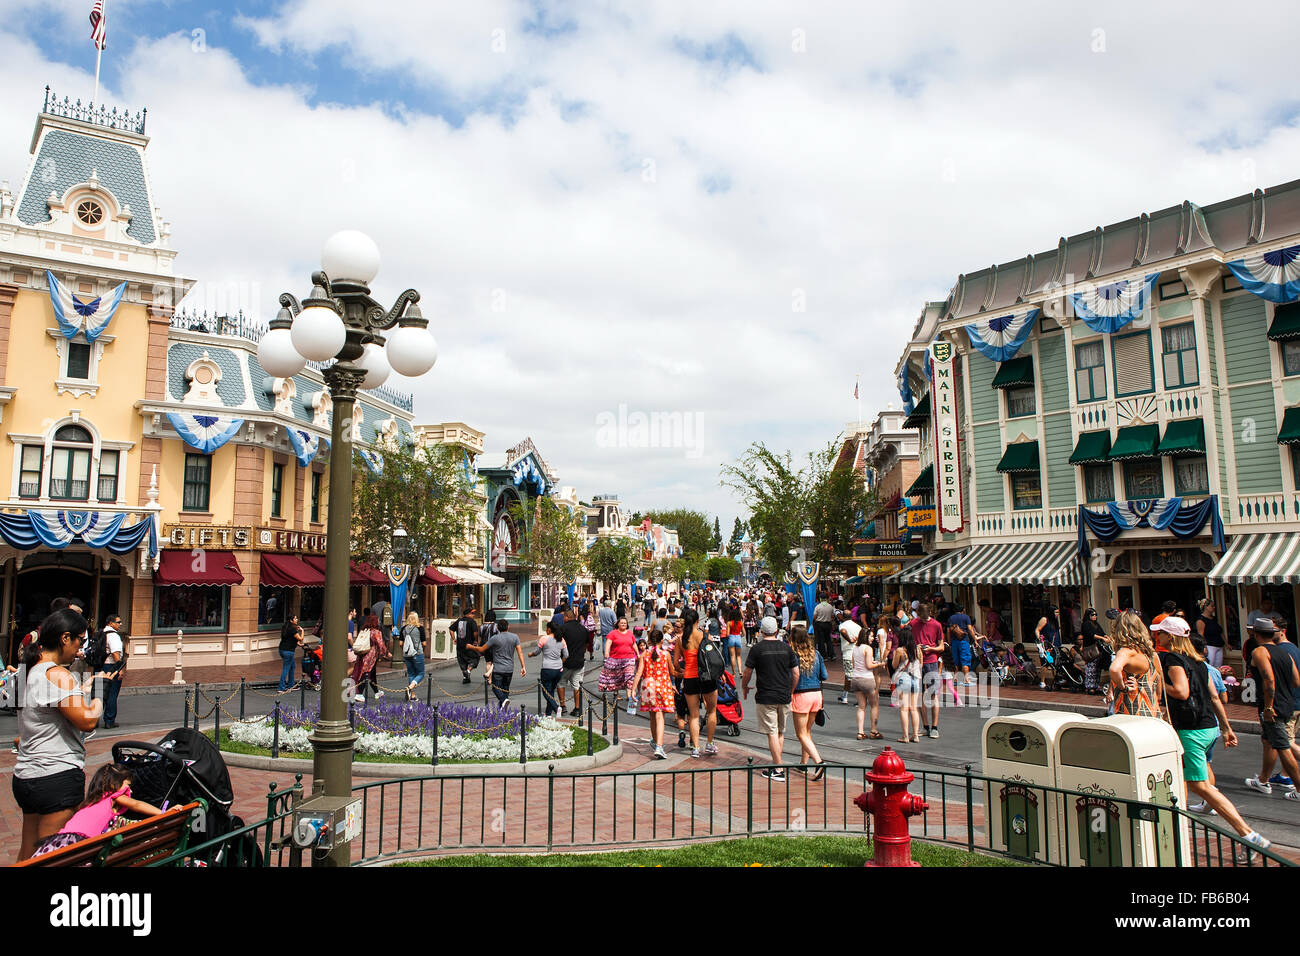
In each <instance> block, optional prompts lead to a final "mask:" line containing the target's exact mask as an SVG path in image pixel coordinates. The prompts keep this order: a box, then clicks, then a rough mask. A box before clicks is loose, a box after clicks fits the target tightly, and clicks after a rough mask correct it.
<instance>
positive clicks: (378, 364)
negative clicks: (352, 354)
mask: <svg viewBox="0 0 1300 956" xmlns="http://www.w3.org/2000/svg"><path fill="white" fill-rule="evenodd" d="M357 365H359V366H360V367H361V368H363V369H365V371H366V377H365V378H364V379H362V381H361V387H362V388H378V387H379V386H380V385H383V384H384V382H386V381H388V376H389V375H390V374H391V373H392V371H393V369H392V366H390V365H389V364H388V358H387V357H386V356H385V355H384V347H383V346H382V345H379V344H378V343H376V342H367V343H366V346H365V351H364V352H362V353H361V358H359V359H357Z"/></svg>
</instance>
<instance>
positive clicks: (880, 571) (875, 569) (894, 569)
mask: <svg viewBox="0 0 1300 956" xmlns="http://www.w3.org/2000/svg"><path fill="white" fill-rule="evenodd" d="M901 570H903V565H902V563H901V562H899V561H871V562H868V563H866V564H859V565H858V577H861V578H873V577H880V576H883V575H886V574H897V573H898V572H899V571H901Z"/></svg>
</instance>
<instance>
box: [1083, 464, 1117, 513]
mask: <svg viewBox="0 0 1300 956" xmlns="http://www.w3.org/2000/svg"><path fill="white" fill-rule="evenodd" d="M1083 486H1084V491H1085V492H1086V493H1087V496H1088V503H1089V504H1093V503H1095V502H1099V501H1114V500H1115V471H1114V469H1113V468H1112V467H1111V466H1110V465H1088V466H1086V467H1085V468H1084V469H1083Z"/></svg>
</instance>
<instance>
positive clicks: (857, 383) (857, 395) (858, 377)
mask: <svg viewBox="0 0 1300 956" xmlns="http://www.w3.org/2000/svg"><path fill="white" fill-rule="evenodd" d="M861 378H862V376H861V375H855V376H853V397H854V398H856V399H857V400H858V431H862V393H861V392H860V391H859V387H860V386H861V384H862V382H861Z"/></svg>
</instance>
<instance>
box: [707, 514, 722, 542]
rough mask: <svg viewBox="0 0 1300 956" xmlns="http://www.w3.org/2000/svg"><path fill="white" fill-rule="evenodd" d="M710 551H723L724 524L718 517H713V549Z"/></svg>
mask: <svg viewBox="0 0 1300 956" xmlns="http://www.w3.org/2000/svg"><path fill="white" fill-rule="evenodd" d="M709 550H710V551H721V550H722V524H721V523H720V522H719V521H718V516H717V515H714V516H713V547H711V548H710V549H709Z"/></svg>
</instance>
